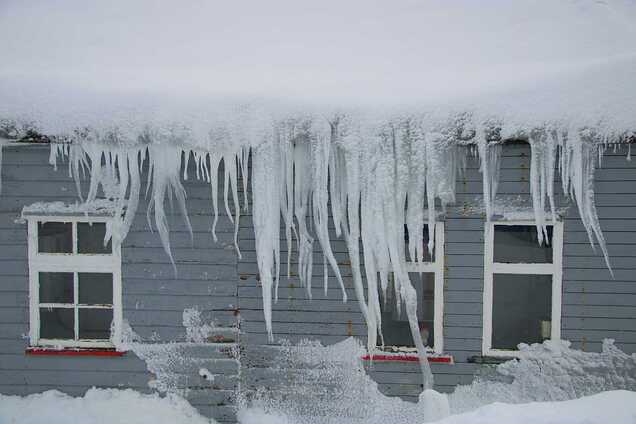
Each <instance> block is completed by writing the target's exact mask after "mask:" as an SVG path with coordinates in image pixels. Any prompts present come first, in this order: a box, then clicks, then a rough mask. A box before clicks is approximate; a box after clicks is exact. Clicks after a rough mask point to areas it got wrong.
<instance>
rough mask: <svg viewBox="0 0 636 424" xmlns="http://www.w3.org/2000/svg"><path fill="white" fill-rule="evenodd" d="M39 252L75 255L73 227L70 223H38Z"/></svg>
mask: <svg viewBox="0 0 636 424" xmlns="http://www.w3.org/2000/svg"><path fill="white" fill-rule="evenodd" d="M38 252H40V253H73V225H72V224H71V223H70V222H44V223H42V222H38Z"/></svg>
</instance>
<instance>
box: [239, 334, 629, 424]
mask: <svg viewBox="0 0 636 424" xmlns="http://www.w3.org/2000/svg"><path fill="white" fill-rule="evenodd" d="M363 352H364V349H363V347H362V346H361V345H360V344H359V342H358V341H356V340H355V339H353V338H350V339H347V340H345V341H343V342H340V343H337V344H335V345H332V346H327V347H323V346H322V345H321V344H320V343H318V342H301V343H299V344H298V345H296V346H284V347H282V348H281V350H280V354H279V355H278V356H276V357H275V361H274V363H275V364H276V365H275V366H274V368H271V369H266V371H269V372H271V374H272V375H275V376H276V378H275V379H272V383H271V384H278V385H279V386H280V387H274V388H271V387H270V388H269V389H264V388H260V389H259V390H258V391H256V392H255V393H254V394H253V395H252V397H251V399H249V400H248V399H245V398H244V399H243V403H242V404H239V418H240V419H243V420H244V421H245V422H254V423H256V422H262V421H259V419H258V418H259V417H261V420H262V419H263V418H262V417H263V416H270V417H272V418H277V419H278V420H277V421H276V422H288V423H298V424H318V423H333V422H339V423H340V422H344V423H354V422H355V423H360V422H364V423H369V424H375V423H377V424H384V423H396V424H402V423H404V424H406V423H409V424H410V423H422V422H429V421H436V420H438V419H440V418H443V417H445V416H447V415H449V414H458V413H462V412H466V411H471V410H474V409H477V408H479V407H481V406H483V405H489V404H492V403H494V402H504V403H528V402H535V401H562V400H569V399H578V398H580V397H583V396H588V395H592V394H596V393H600V392H603V391H610V390H632V391H633V390H635V389H636V354H633V355H627V354H625V353H624V352H622V351H621V350H619V349H618V348H617V347H615V346H614V345H613V342H612V341H611V340H606V341H605V342H604V345H603V350H602V352H600V353H589V352H582V351H580V350H574V349H570V347H569V342H566V341H560V342H553V341H546V342H544V343H543V344H534V345H531V346H527V345H522V346H521V350H520V353H521V355H520V358H519V359H518V360H511V361H508V362H505V363H503V364H500V365H498V366H497V368H496V370H495V372H493V373H492V374H490V375H485V376H482V377H477V379H476V381H475V382H473V383H472V384H469V385H464V386H461V385H460V386H457V388H456V389H455V391H454V392H453V393H451V394H442V393H438V392H436V391H433V390H428V391H424V392H423V393H422V394H421V395H420V399H419V402H417V403H413V402H407V401H404V400H402V399H400V398H397V397H387V396H385V395H383V394H382V393H381V392H380V391H379V390H378V385H377V384H376V383H375V382H374V381H373V380H372V379H371V377H370V376H369V375H368V374H367V372H366V371H365V369H364V366H363V362H362V360H361V359H360V358H361V355H362V353H363ZM369 367H371V369H372V367H373V364H370V365H369Z"/></svg>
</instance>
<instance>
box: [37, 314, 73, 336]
mask: <svg viewBox="0 0 636 424" xmlns="http://www.w3.org/2000/svg"><path fill="white" fill-rule="evenodd" d="M74 337H75V311H74V310H73V309H72V308H40V338H42V339H71V340H72V339H73V338H74Z"/></svg>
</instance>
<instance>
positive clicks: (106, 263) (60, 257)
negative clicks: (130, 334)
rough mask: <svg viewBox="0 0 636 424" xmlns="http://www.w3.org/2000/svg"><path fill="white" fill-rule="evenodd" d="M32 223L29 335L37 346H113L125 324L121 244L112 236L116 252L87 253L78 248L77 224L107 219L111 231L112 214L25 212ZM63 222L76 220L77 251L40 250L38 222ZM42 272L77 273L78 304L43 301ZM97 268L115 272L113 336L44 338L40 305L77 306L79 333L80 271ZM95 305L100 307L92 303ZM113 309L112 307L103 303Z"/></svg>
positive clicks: (28, 225) (75, 301)
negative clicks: (105, 337)
mask: <svg viewBox="0 0 636 424" xmlns="http://www.w3.org/2000/svg"><path fill="white" fill-rule="evenodd" d="M24 218H25V219H26V220H27V227H28V254H29V324H30V327H29V339H30V346H33V347H56V348H57V347H61V348H67V347H68V348H113V347H115V343H114V341H116V340H121V328H122V294H121V293H122V284H121V245H120V244H119V243H116V242H115V239H114V238H113V239H112V240H111V246H112V253H100V254H85V253H81V254H80V253H78V252H77V224H78V223H88V224H92V223H105V224H106V229H107V231H108V230H110V227H111V226H112V225H113V218H112V217H110V216H86V215H81V216H66V215H63V216H57V215H28V216H24ZM39 222H41V223H46V222H60V223H70V224H72V238H73V252H72V253H40V252H39V251H38V223H39ZM40 272H69V273H71V272H72V273H73V276H74V277H73V285H74V287H73V293H74V302H73V303H74V304H73V305H72V306H69V305H66V304H53V303H51V304H49V303H46V304H44V303H42V304H41V303H40V299H39V297H40V290H39V273H40ZM82 272H94V273H109V274H112V275H113V304H112V310H113V327H112V328H113V331H112V333H111V338H110V340H81V339H78V340H69V339H42V338H40V308H41V307H63V308H69V309H71V308H72V309H74V310H75V320H74V322H75V334H76V335H77V334H79V329H78V326H79V321H78V311H79V309H81V306H78V303H79V302H78V273H82ZM90 308H91V309H100V307H99V306H97V305H95V306H93V305H91V306H90ZM102 308H104V309H110V307H108V306H105V307H102Z"/></svg>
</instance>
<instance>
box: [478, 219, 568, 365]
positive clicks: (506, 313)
mask: <svg viewBox="0 0 636 424" xmlns="http://www.w3.org/2000/svg"><path fill="white" fill-rule="evenodd" d="M546 230H547V231H546V233H547V234H546V237H545V240H546V241H545V242H544V243H543V244H542V245H539V243H538V240H537V227H536V226H535V224H534V223H533V222H532V221H509V222H490V223H486V229H485V243H486V245H485V261H484V325H483V353H484V355H494V356H496V355H504V356H514V355H515V351H516V349H517V345H518V344H519V343H541V342H543V341H544V340H547V339H555V340H557V339H559V338H560V337H561V274H562V270H561V260H562V253H563V223H561V222H556V223H552V224H549V225H547V227H546Z"/></svg>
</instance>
